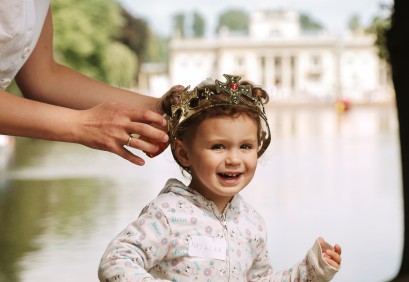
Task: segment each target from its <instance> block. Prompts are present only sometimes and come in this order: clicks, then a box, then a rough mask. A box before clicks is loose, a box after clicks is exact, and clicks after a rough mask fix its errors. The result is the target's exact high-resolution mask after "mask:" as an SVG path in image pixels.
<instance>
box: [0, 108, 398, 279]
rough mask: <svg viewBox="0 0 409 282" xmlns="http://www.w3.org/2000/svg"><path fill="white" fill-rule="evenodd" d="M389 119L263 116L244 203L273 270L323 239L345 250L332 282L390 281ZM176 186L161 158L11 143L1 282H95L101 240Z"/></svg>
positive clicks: (384, 114)
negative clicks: (265, 235) (263, 135)
mask: <svg viewBox="0 0 409 282" xmlns="http://www.w3.org/2000/svg"><path fill="white" fill-rule="evenodd" d="M395 114H396V113H395V110H394V108H392V107H387V108H353V110H352V111H351V112H348V113H346V114H342V115H340V114H337V113H336V112H335V111H334V109H333V108H315V109H305V108H295V109H290V110H289V109H284V108H283V109H280V108H273V109H271V110H269V112H268V115H269V118H270V122H271V129H272V136H273V141H272V145H271V146H270V148H269V150H268V151H267V153H266V155H265V156H264V157H263V159H262V160H261V161H260V165H259V168H258V171H257V173H256V176H255V180H254V182H253V183H252V184H251V185H250V187H248V188H247V189H246V190H245V191H244V192H243V195H244V196H245V197H246V198H247V200H248V201H249V202H250V203H251V204H253V205H254V206H256V207H257V209H258V210H259V212H260V213H262V214H263V216H264V217H265V219H266V223H267V226H268V228H269V242H268V246H269V249H270V252H271V254H272V261H273V265H274V266H275V268H277V269H279V268H282V267H288V266H290V265H291V264H292V263H294V262H295V261H296V260H298V259H300V258H301V257H302V256H303V255H304V253H305V251H306V249H307V248H308V247H309V246H310V245H311V244H312V240H314V238H315V237H316V236H317V235H324V236H326V237H328V239H329V240H331V241H333V240H335V241H337V242H339V243H340V244H341V245H342V246H343V248H344V263H343V268H342V271H341V272H340V273H339V275H338V276H337V277H336V279H335V280H334V281H348V282H355V281H357V282H360V281H368V282H369V281H370V282H373V281H386V280H387V279H389V278H391V277H392V276H393V275H394V274H395V273H396V271H397V269H398V267H399V262H400V251H401V247H402V230H403V228H402V225H401V222H402V203H401V191H400V187H401V183H400V164H399V148H398V136H397V121H396V116H395ZM175 176H177V177H179V178H181V176H180V172H179V169H178V168H177V166H176V165H175V164H174V162H173V160H172V156H171V154H170V152H169V150H167V151H165V153H164V155H162V156H161V158H155V159H152V160H149V163H147V165H146V166H145V167H143V168H139V167H135V166H133V165H132V164H130V163H128V162H126V161H124V160H122V159H120V158H119V157H117V156H114V155H112V154H109V153H106V152H99V151H95V150H91V149H88V148H85V147H82V146H78V145H73V144H65V143H58V142H46V141H38V140H29V139H23V138H20V139H18V142H17V151H16V152H15V159H14V165H13V167H12V168H11V169H10V171H8V172H7V173H6V174H4V173H3V176H2V177H0V178H1V183H2V185H1V186H0V226H1V229H0V249H1V250H2V252H0V281H8V282H10V281H24V282H26V281H55V280H58V281H60V282H61V281H79V282H81V281H97V276H96V271H97V266H98V263H99V259H100V256H101V255H102V252H103V251H104V249H105V247H106V245H107V243H108V242H109V240H110V239H112V238H113V236H114V235H116V234H117V233H118V232H119V231H120V230H121V229H122V228H123V227H124V226H125V225H126V224H127V223H129V222H130V221H132V220H133V219H134V218H135V217H136V216H137V214H138V213H139V211H140V209H141V208H142V207H143V206H144V205H145V204H146V203H148V202H149V201H150V200H151V199H152V198H153V197H154V196H155V195H156V194H157V193H158V192H159V191H160V189H161V188H162V186H163V184H164V183H165V181H166V180H167V179H168V178H169V177H175ZM181 179H183V178H181ZM56 277H57V279H56Z"/></svg>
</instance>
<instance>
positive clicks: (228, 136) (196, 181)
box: [186, 114, 258, 211]
mask: <svg viewBox="0 0 409 282" xmlns="http://www.w3.org/2000/svg"><path fill="white" fill-rule="evenodd" d="M257 134H258V130H257V123H256V121H255V120H254V119H251V118H250V117H248V116H247V115H245V114H240V115H238V116H236V117H230V116H220V117H214V118H209V119H205V120H204V121H202V122H201V123H200V124H199V126H198V127H197V129H196V131H195V133H194V134H193V136H192V138H191V142H189V145H188V146H187V147H186V152H187V159H188V162H189V166H190V169H191V172H192V173H191V174H192V182H191V184H190V187H191V188H193V189H195V190H196V191H198V192H199V193H201V194H202V195H203V196H204V197H206V198H207V199H209V200H211V201H213V202H214V203H215V204H216V205H217V207H218V208H219V210H220V211H222V210H223V209H224V208H225V206H226V205H227V203H228V202H229V201H230V200H231V198H232V197H233V196H234V195H236V194H237V193H238V192H240V191H241V190H242V189H243V188H244V187H246V186H247V184H249V182H250V181H251V179H252V178H253V176H254V173H255V170H256V167H257V150H258V139H257V136H258V135H257Z"/></svg>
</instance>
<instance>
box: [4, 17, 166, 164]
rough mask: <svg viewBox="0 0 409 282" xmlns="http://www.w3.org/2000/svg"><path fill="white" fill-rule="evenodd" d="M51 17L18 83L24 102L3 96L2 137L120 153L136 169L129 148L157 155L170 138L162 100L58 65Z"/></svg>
mask: <svg viewBox="0 0 409 282" xmlns="http://www.w3.org/2000/svg"><path fill="white" fill-rule="evenodd" d="M52 38H53V31H52V17H51V12H50V11H49V12H48V15H47V18H46V21H45V24H44V27H43V30H42V33H41V35H40V38H39V41H38V43H37V45H36V47H35V49H34V50H33V52H32V54H31V55H30V58H29V59H28V61H27V62H26V63H25V65H24V66H23V67H22V69H21V70H20V71H19V73H18V74H17V76H16V81H17V84H18V86H19V87H20V89H21V91H22V93H23V95H24V97H26V98H28V99H25V98H20V97H16V96H14V95H11V94H9V93H7V92H5V91H1V90H0V101H1V102H0V134H9V135H15V136H25V137H31V138H40V139H46V140H57V141H64V142H73V143H79V144H83V145H85V146H88V147H91V148H94V149H100V150H105V151H109V152H112V153H115V154H117V155H119V156H121V157H123V158H125V159H127V160H129V161H131V162H132V163H134V164H137V165H143V164H144V161H143V159H141V158H140V157H138V156H136V155H134V154H132V153H131V152H130V151H128V150H127V149H126V148H125V147H124V145H125V144H126V143H127V141H128V138H129V136H130V134H132V133H137V134H139V135H141V136H145V137H147V139H148V140H152V143H149V142H147V141H146V139H145V140H142V139H135V138H133V139H132V142H131V144H130V146H131V147H133V148H136V149H139V150H142V151H144V152H147V153H155V152H156V151H157V150H158V146H157V145H155V143H156V144H157V143H160V142H167V141H168V136H167V135H166V133H165V132H163V131H162V130H160V129H157V128H154V127H152V126H150V125H149V124H152V123H153V124H156V125H159V126H164V125H165V124H166V120H165V119H164V118H163V117H162V115H161V114H162V108H161V105H160V103H161V99H158V98H153V97H148V96H144V95H141V94H137V93H133V92H131V91H127V90H123V89H119V88H115V87H112V86H109V85H106V84H104V83H101V82H99V81H96V80H94V79H91V78H89V77H86V76H84V75H82V74H80V73H78V72H76V71H74V70H71V69H69V68H67V67H64V66H62V65H60V64H57V63H56V62H55V61H54V57H53V46H52V45H53V44H52Z"/></svg>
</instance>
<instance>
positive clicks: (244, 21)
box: [216, 10, 249, 33]
mask: <svg viewBox="0 0 409 282" xmlns="http://www.w3.org/2000/svg"><path fill="white" fill-rule="evenodd" d="M222 27H227V28H228V29H229V30H231V31H239V32H246V33H247V32H248V30H249V16H248V14H247V13H246V12H244V11H241V10H228V11H226V12H224V13H222V14H221V15H220V17H219V23H218V25H217V28H216V31H217V32H219V31H220V29H221V28H222Z"/></svg>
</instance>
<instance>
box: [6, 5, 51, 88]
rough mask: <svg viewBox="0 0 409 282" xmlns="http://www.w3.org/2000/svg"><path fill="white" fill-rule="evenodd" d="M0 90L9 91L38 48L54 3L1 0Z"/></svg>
mask: <svg viewBox="0 0 409 282" xmlns="http://www.w3.org/2000/svg"><path fill="white" fill-rule="evenodd" d="M0 5H1V6H0V89H3V90H4V89H6V88H7V87H8V86H9V85H10V83H11V81H12V80H13V79H14V77H15V76H16V74H17V73H18V71H19V70H20V69H21V67H22V66H23V65H24V63H25V62H26V61H27V59H28V57H29V56H30V54H31V52H32V51H33V49H34V48H35V46H36V44H37V41H38V38H39V37H40V34H41V30H42V28H43V25H44V21H45V18H46V15H47V11H48V8H49V6H50V0H0Z"/></svg>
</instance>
